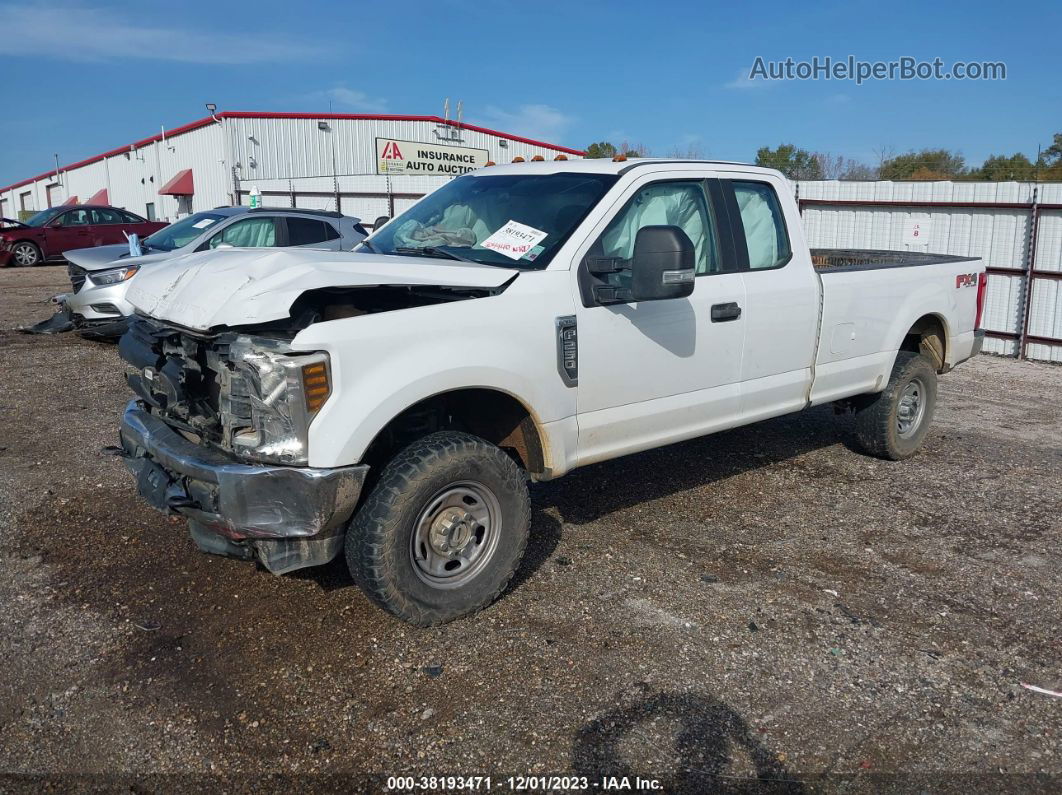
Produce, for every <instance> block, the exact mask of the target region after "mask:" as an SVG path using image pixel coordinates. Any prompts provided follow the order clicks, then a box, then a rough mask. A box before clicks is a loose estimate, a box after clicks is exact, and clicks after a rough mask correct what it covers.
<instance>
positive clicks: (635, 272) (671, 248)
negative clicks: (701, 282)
mask: <svg viewBox="0 0 1062 795" xmlns="http://www.w3.org/2000/svg"><path fill="white" fill-rule="evenodd" d="M695 260H696V252H695V250H694V248H693V242H692V241H691V240H690V238H689V235H687V234H686V233H685V232H684V231H682V229H681V227H678V226H643V227H642V228H641V229H639V230H638V236H637V237H636V238H635V240H634V256H633V257H632V258H631V300H633V301H662V300H664V299H667V298H685V297H686V296H688V295H689V294H690V293H692V292H693V283H694V278H695V277H696V270H695V267H694V264H695Z"/></svg>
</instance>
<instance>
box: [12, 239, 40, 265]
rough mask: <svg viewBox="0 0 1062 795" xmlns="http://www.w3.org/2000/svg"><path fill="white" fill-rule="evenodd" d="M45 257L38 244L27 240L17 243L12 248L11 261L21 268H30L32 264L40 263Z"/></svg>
mask: <svg viewBox="0 0 1062 795" xmlns="http://www.w3.org/2000/svg"><path fill="white" fill-rule="evenodd" d="M43 259H44V257H42V256H41V250H40V249H39V248H37V246H36V244H34V243H30V242H28V241H26V240H23V241H20V242H18V243H15V245H14V246H13V247H12V249H11V261H12V262H14V263H15V265H17V266H18V267H20V268H28V267H30V266H31V265H39V264H40V263H41V260H43Z"/></svg>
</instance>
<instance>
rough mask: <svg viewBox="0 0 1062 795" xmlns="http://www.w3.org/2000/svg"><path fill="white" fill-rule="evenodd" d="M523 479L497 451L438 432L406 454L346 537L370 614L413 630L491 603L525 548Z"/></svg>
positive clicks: (527, 515)
mask: <svg viewBox="0 0 1062 795" xmlns="http://www.w3.org/2000/svg"><path fill="white" fill-rule="evenodd" d="M530 506H531V503H530V498H529V496H528V491H527V483H526V480H525V478H524V474H523V472H522V471H521V469H520V468H519V467H518V466H517V465H516V463H515V462H514V461H513V460H512V459H511V458H509V456H507V455H506V454H505V453H504V452H502V451H501V450H500V449H499V448H497V447H495V446H494V445H492V444H490V443H489V442H486V441H484V440H483V439H480V438H479V437H476V436H472V435H470V434H467V433H460V432H456V431H444V432H441V433H434V434H431V435H430V436H426V437H424V438H423V439H420V440H418V441H416V442H414V443H413V444H411V445H409V446H408V447H406V448H405V449H404V450H403V451H402V452H400V453H399V454H398V455H397V456H396V457H395V458H394V459H393V460H392V461H391V462H390V463H388V464H387V465H386V466H385V467H384V469H383V471H382V472H381V473H380V478H379V480H378V481H377V483H376V485H375V486H374V487H373V489H372V491H371V492H370V493H369V496H368V497H367V498H366V499H365V502H364V504H363V505H362V506H361V507H360V508H359V509H358V512H357V514H356V515H355V517H354V519H353V521H352V522H351V525H350V528H349V529H348V530H347V538H346V557H347V565H348V566H349V567H350V572H351V575H352V576H353V577H354V580H355V581H356V582H357V583H358V585H359V586H360V587H361V588H362V590H363V591H365V593H366V594H367V595H368V596H369V597H370V598H371V599H372V600H373V601H374V602H376V603H377V604H378V605H380V606H381V607H383V608H384V609H385V610H388V611H390V612H391V613H393V614H395V615H396V616H398V617H399V618H401V619H403V620H405V621H408V622H410V623H411V624H416V625H418V626H432V625H434V624H442V623H445V622H447V621H451V620H453V619H455V618H460V617H461V616H465V615H468V614H470V613H474V612H476V611H477V610H480V609H482V608H483V607H486V606H487V605H488V604H490V603H491V602H493V601H494V600H495V599H496V598H497V597H498V596H499V595H500V594H501V592H502V591H503V590H504V589H505V586H506V585H508V583H509V580H511V579H512V576H513V574H514V573H515V572H516V567H517V566H518V565H519V563H520V559H521V558H522V557H523V554H524V548H525V547H526V545H527V534H528V527H529V526H530V523H531V507H530Z"/></svg>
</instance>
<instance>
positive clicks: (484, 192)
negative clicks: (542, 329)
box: [361, 172, 616, 269]
mask: <svg viewBox="0 0 1062 795" xmlns="http://www.w3.org/2000/svg"><path fill="white" fill-rule="evenodd" d="M615 182H616V177H615V176H614V175H611V174H580V173H573V172H561V173H558V174H505V175H501V174H499V175H496V176H486V175H484V176H476V175H466V176H463V177H458V178H457V179H455V180H453V181H452V182H448V183H447V184H446V185H444V186H443V187H441V188H439V189H438V190H437V191H435V192H434V193H431V194H429V195H428V196H425V197H424V198H423V199H421V200H420V201H419V202H417V204H415V205H414V206H412V207H410V208H409V209H408V210H406V211H405V212H404V213H402V214H401V215H400V216H398V217H397V218H395V219H394V220H393V221H392V222H391V223H389V224H387V226H385V227H383V228H382V229H381V230H380V231H379V232H378V233H376V234H375V235H373V236H372V238H370V240H369V244H368V246H366V247H364V248H362V249H361V250H369V251H375V252H377V253H380V254H401V255H407V256H408V255H412V256H424V257H440V258H447V259H464V260H471V261H473V262H477V263H482V264H485V265H501V266H505V267H509V268H535V269H539V268H544V267H546V265H548V264H549V261H550V259H552V257H553V255H554V254H555V253H556V251H557V250H558V249H559V248H560V246H561V245H562V244H563V243H564V241H565V240H567V239H568V236H569V235H570V234H571V233H572V231H573V230H574V229H575V227H576V226H578V225H579V223H580V222H581V221H582V220H583V218H585V217H586V215H587V213H589V212H590V210H591V208H593V206H594V205H595V204H596V203H597V202H598V200H600V199H601V197H602V196H603V195H604V194H605V192H606V191H607V190H608V189H609V188H610V187H611V186H612V185H613V184H614V183H615Z"/></svg>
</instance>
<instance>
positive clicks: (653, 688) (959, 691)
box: [0, 267, 1062, 791]
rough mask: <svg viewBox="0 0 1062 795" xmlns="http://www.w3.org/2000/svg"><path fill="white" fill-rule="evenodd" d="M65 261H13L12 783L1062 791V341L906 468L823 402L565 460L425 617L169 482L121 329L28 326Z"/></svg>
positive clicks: (2, 540) (1, 365)
mask: <svg viewBox="0 0 1062 795" xmlns="http://www.w3.org/2000/svg"><path fill="white" fill-rule="evenodd" d="M64 284H65V279H64V271H63V269H61V268H54V267H49V268H38V269H34V270H12V269H8V270H2V271H0V326H2V327H3V329H4V330H3V331H0V373H2V374H3V375H2V378H3V388H2V390H0V464H2V466H0V605H2V609H0V659H2V660H3V671H2V673H0V771H3V772H4V773H6V777H5V779H4V781H3V783H2V785H0V787H2V788H3V789H18V788H25V789H34V788H36V787H38V786H40V785H41V783H42V782H41V781H40V780H39V779H37V778H35V776H40V775H47V776H52V777H59V778H57V779H54V780H53V781H52V783H53V784H57V785H58V786H60V787H61V788H66V787H70V788H88V787H93V786H99V787H102V788H105V789H107V788H112V787H117V786H127V785H132V784H134V783H135V785H136V788H137V789H138V791H144V790H151V789H160V790H172V789H182V788H185V789H195V788H200V789H204V790H206V789H212V788H214V787H216V786H224V787H225V788H227V789H242V788H247V789H250V788H251V787H252V786H254V787H264V788H269V789H284V788H287V787H289V786H291V785H292V784H294V783H296V782H303V783H304V785H305V783H306V782H309V784H308V786H310V787H315V788H318V787H319V788H325V787H342V788H345V789H355V788H365V789H374V788H378V787H381V786H383V785H384V784H385V781H384V780H382V779H380V778H373V776H387V775H415V776H419V775H443V774H448V775H491V776H493V777H494V785H495V788H499V787H501V786H505V787H507V786H508V782H507V781H503V779H504V778H505V777H507V776H509V775H518V774H569V775H572V774H574V775H585V776H587V777H589V783H590V784H591V788H592V789H596V788H598V787H595V786H594V785H595V784H597V785H600V783H601V777H602V776H603V775H610V774H617V775H630V776H635V775H640V776H642V777H643V778H653V779H656V780H657V781H659V782H660V783H661V784H662V786H664V787H666V788H667V789H669V790H673V791H698V790H703V789H706V788H716V789H735V790H741V789H747V788H753V785H754V784H755V785H756V786H757V787H758V786H759V785H761V784H763V781H764V780H771V781H773V785H772V786H773V787H774V788H776V789H790V790H800V789H805V790H808V791H821V790H837V789H846V790H851V789H857V790H871V789H881V788H885V787H892V788H894V789H896V790H898V791H910V790H911V789H914V788H915V787H925V788H929V789H951V790H955V791H960V790H968V789H969V788H970V787H972V786H975V787H977V788H978V789H979V790H982V791H983V790H1001V791H1003V790H1010V791H1019V790H1020V791H1029V790H1033V789H1040V790H1043V791H1051V790H1054V791H1057V789H1058V787H1059V786H1062V759H1060V756H1059V753H1060V751H1062V743H1060V736H1062V699H1058V698H1053V697H1051V696H1049V695H1042V694H1039V693H1036V692H1031V691H1029V690H1026V689H1023V688H1022V687H1021V686H1020V685H1019V683H1020V682H1027V683H1032V684H1035V685H1038V686H1041V687H1045V688H1049V689H1052V690H1062V643H1060V642H1059V635H1058V630H1059V627H1060V626H1062V603H1060V600H1059V598H1058V597H1059V594H1060V592H1062V569H1060V566H1059V557H1058V551H1059V548H1060V541H1062V497H1060V495H1062V368H1059V367H1053V366H1050V365H1041V364H1034V363H1027V362H1017V361H1013V360H1004V359H997V358H991V357H980V358H979V359H977V360H976V361H972V362H968V363H966V364H964V365H963V366H962V367H960V368H959V369H958V370H957V371H956V372H954V373H952V374H950V375H948V376H946V377H945V378H943V379H942V381H941V403H940V406H939V407H938V413H937V418H936V421H935V423H934V426H933V428H932V430H931V431H930V434H929V437H928V440H927V444H926V446H925V449H924V451H923V452H922V453H921V454H920V455H918V456H917V457H915V458H914V459H912V460H910V461H907V462H903V463H887V462H884V461H878V460H875V459H870V458H866V457H864V456H861V455H859V454H857V453H856V452H854V451H853V450H852V449H851V447H850V445H851V438H852V428H851V421H850V419H849V418H848V417H847V416H840V417H835V416H834V415H833V414H832V411H831V410H830V409H829V408H828V407H827V408H821V409H815V410H812V411H808V412H804V413H802V414H799V415H795V416H792V417H785V418H781V419H778V420H773V421H770V422H766V423H762V424H760V425H756V426H752V427H749V428H744V429H738V430H735V431H730V432H727V433H722V434H719V435H717V436H714V437H710V438H706V439H700V440H696V441H692V442H688V443H684V444H680V445H676V446H673V447H668V448H665V449H661V450H657V451H652V452H649V453H644V454H640V455H636V456H632V457H630V458H627V459H623V460H619V461H615V462H610V463H606V464H601V465H597V466H593V467H589V468H586V469H583V470H579V471H577V472H575V473H573V474H572V475H570V476H568V477H566V478H564V479H562V480H560V481H556V482H553V483H545V484H539V485H537V486H535V487H534V488H533V492H532V497H533V501H534V519H533V527H532V542H531V545H530V547H529V553H528V556H527V559H526V561H525V563H524V566H523V568H522V569H521V571H520V573H519V574H518V576H517V580H516V583H515V584H514V586H513V587H512V588H511V589H510V590H509V592H508V593H506V594H505V595H504V596H503V598H502V599H501V600H500V601H499V602H498V603H497V604H495V605H494V606H492V607H491V608H489V609H487V610H486V611H485V612H483V613H481V614H479V615H477V616H475V617H473V618H471V619H468V620H463V621H458V622H455V623H453V624H450V625H447V626H445V627H442V628H438V629H430V630H417V629H413V628H410V627H408V626H406V625H404V624H402V623H399V622H398V621H396V620H394V619H392V618H391V617H389V616H388V615H385V614H384V613H382V612H380V611H378V610H376V609H375V608H373V607H372V606H371V605H370V604H369V603H368V601H367V600H366V599H365V598H364V597H363V596H362V595H361V593H360V592H359V591H358V590H357V588H356V587H354V586H353V585H352V583H351V581H350V578H349V576H348V575H347V573H346V572H345V570H344V568H343V566H342V565H341V564H340V563H339V562H336V563H334V564H332V565H330V566H328V567H324V568H322V569H317V570H310V571H304V572H301V573H297V574H295V575H289V576H285V577H275V576H273V575H270V574H268V573H266V572H264V571H262V570H260V569H256V568H255V566H253V565H251V564H247V563H241V562H237V561H231V560H226V559H222V558H216V557H210V556H206V555H202V554H200V553H198V552H197V551H196V550H195V549H194V548H193V546H192V544H191V542H190V541H189V539H188V538H187V534H186V531H185V529H184V525H183V523H180V522H176V521H173V520H170V519H167V518H165V517H163V516H161V515H159V514H157V513H155V512H153V511H152V510H151V509H149V508H148V507H147V506H146V505H145V504H144V503H142V502H141V501H140V500H139V499H138V498H137V497H136V495H135V492H134V488H133V484H132V480H131V478H130V477H129V476H128V475H127V474H126V472H125V470H124V467H123V466H122V464H121V462H120V461H119V460H117V459H115V458H112V457H108V456H106V455H103V454H101V448H102V447H103V446H104V445H108V444H112V443H113V442H114V441H115V429H116V426H117V421H118V414H119V411H120V409H121V407H122V406H123V404H124V402H125V400H126V399H127V390H126V388H125V386H124V383H123V380H122V373H121V367H120V363H119V359H118V355H117V351H116V349H115V347H114V346H110V345H104V344H98V343H92V342H87V341H84V340H80V339H78V338H76V337H73V336H69V335H67V336H62V337H31V336H26V335H22V334H19V333H18V332H16V331H14V330H13V329H14V328H15V327H16V326H18V325H19V324H25V323H30V322H33V321H36V320H39V319H41V318H43V317H45V316H46V314H47V313H48V312H49V311H50V309H49V308H48V307H47V305H46V301H47V298H48V297H49V296H50V295H51V294H52V293H54V292H58V291H59V290H61V289H62V288H63V286H64ZM303 775H307V776H311V777H309V778H305V779H303V778H297V779H293V778H290V777H291V776H303ZM63 776H67V777H68V778H63ZM74 777H77V778H74ZM757 777H758V778H759V779H760V781H758V782H757ZM632 784H633V779H632Z"/></svg>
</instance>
